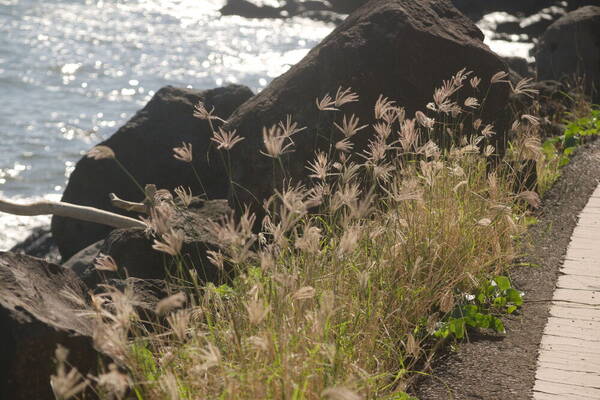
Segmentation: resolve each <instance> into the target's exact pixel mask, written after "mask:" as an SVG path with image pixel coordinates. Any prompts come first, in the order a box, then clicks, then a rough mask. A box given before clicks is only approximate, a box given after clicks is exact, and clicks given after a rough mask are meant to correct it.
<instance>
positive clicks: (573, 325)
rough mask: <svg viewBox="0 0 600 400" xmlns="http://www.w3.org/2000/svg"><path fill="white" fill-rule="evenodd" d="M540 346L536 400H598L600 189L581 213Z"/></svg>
mask: <svg viewBox="0 0 600 400" xmlns="http://www.w3.org/2000/svg"><path fill="white" fill-rule="evenodd" d="M561 272H562V274H563V275H561V276H560V277H559V279H558V282H557V285H556V290H555V291H554V295H553V298H552V305H551V308H550V317H549V318H548V323H547V324H546V328H545V329H544V336H543V337H542V342H541V345H540V354H539V358H538V369H537V373H536V377H535V378H536V381H535V386H534V389H533V390H534V395H533V398H534V399H535V400H591V399H596V400H600V185H599V186H598V187H597V188H596V191H595V192H594V194H592V197H590V199H589V201H588V203H587V205H586V206H585V208H584V209H583V211H582V212H581V214H580V215H579V223H578V224H577V227H575V231H574V232H573V236H572V237H571V243H570V244H569V248H568V250H567V255H566V256H565V261H564V264H563V266H562V268H561Z"/></svg>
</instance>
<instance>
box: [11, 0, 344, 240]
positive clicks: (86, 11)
mask: <svg viewBox="0 0 600 400" xmlns="http://www.w3.org/2000/svg"><path fill="white" fill-rule="evenodd" d="M222 5H223V1H222V0H121V1H118V0H105V1H103V0H46V1H39V0H0V196H1V197H3V198H7V199H12V200H16V201H31V200H35V199H41V198H47V199H54V200H57V199H60V196H61V193H62V191H63V190H64V187H65V185H66V182H67V179H68V176H69V174H70V173H71V171H72V170H73V168H74V166H75V163H76V162H77V160H78V159H79V158H80V157H81V156H82V154H84V153H85V151H87V150H88V149H89V148H91V147H92V146H93V145H94V144H95V143H97V142H98V141H101V140H103V139H104V138H107V137H108V136H110V135H111V134H112V133H114V132H115V131H116V130H117V128H118V127H119V126H121V125H122V124H123V123H124V122H125V121H127V120H128V119H129V118H130V117H131V116H132V115H133V114H134V113H135V112H136V111H137V110H139V109H140V108H142V107H143V106H144V105H145V104H146V103H147V102H148V100H149V99H150V98H151V97H152V95H153V94H154V93H155V92H156V91H157V90H158V89H160V88H161V87H162V86H165V85H174V86H180V87H192V88H197V89H208V88H213V87H217V86H221V85H225V84H228V83H240V84H245V85H248V86H249V87H251V88H252V89H253V90H254V91H255V92H256V91H259V90H261V88H263V87H265V86H266V85H267V84H268V83H269V81H270V80H271V79H273V78H274V77H276V76H278V75H280V74H282V73H283V72H285V71H286V70H287V69H288V68H289V67H290V66H291V65H293V64H295V63H296V62H297V61H299V60H300V59H301V58H302V57H303V56H304V55H305V54H306V53H307V52H308V51H309V50H310V49H311V48H312V47H314V46H315V45H316V44H317V43H318V42H319V41H320V40H321V39H322V38H323V37H325V36H326V35H327V34H328V33H329V32H330V31H331V30H332V29H333V28H334V26H333V25H331V24H327V23H323V22H316V21H312V20H308V19H301V18H298V19H290V20H251V19H244V18H240V17H235V16H231V17H221V16H220V14H219V12H218V9H219V8H220V7H221V6H222ZM48 221H49V217H45V216H44V217H15V216H10V215H7V214H2V213H0V250H5V249H8V248H10V247H12V245H14V244H15V243H16V242H18V241H19V240H22V239H23V238H24V237H25V236H26V235H27V234H28V233H29V230H30V228H32V227H34V226H36V225H41V224H45V223H48Z"/></svg>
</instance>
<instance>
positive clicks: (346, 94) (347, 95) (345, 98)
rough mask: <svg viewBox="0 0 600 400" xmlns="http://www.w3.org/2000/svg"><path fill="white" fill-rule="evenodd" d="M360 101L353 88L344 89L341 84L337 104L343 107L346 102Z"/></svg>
mask: <svg viewBox="0 0 600 400" xmlns="http://www.w3.org/2000/svg"><path fill="white" fill-rule="evenodd" d="M355 101H358V95H357V94H356V93H354V92H352V88H349V87H348V88H346V89H344V90H342V87H341V86H340V87H339V88H338V90H337V93H336V94H335V106H336V107H341V106H343V105H344V104H346V103H352V102H355Z"/></svg>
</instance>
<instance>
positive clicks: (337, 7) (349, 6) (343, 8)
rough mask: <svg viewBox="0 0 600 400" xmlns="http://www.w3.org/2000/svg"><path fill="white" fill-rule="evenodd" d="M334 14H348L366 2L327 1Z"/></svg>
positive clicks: (359, 0) (363, 0) (365, 0)
mask: <svg viewBox="0 0 600 400" xmlns="http://www.w3.org/2000/svg"><path fill="white" fill-rule="evenodd" d="M329 2H330V3H331V6H332V7H333V10H334V11H335V12H339V13H343V14H349V13H351V12H353V11H355V10H356V9H357V8H359V7H361V6H362V5H363V4H366V3H367V2H368V0H329Z"/></svg>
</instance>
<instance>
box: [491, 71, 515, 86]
mask: <svg viewBox="0 0 600 400" xmlns="http://www.w3.org/2000/svg"><path fill="white" fill-rule="evenodd" d="M507 76H508V72H505V71H499V72H496V73H495V74H494V75H493V76H492V78H491V79H490V83H492V84H494V83H500V82H504V83H510V82H509V81H507V80H506V77H507Z"/></svg>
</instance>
